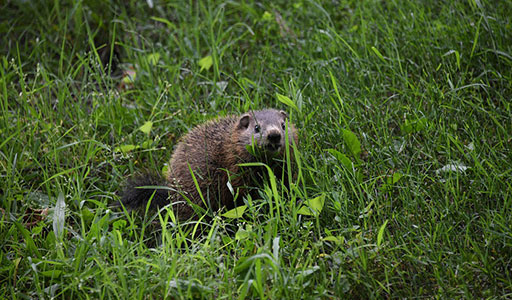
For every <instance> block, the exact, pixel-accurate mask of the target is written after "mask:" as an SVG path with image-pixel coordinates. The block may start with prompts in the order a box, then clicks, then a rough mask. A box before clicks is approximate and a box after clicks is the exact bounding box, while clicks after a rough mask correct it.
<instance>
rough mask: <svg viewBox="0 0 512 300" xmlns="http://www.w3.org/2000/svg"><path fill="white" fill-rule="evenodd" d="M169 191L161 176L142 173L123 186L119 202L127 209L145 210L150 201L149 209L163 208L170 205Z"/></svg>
mask: <svg viewBox="0 0 512 300" xmlns="http://www.w3.org/2000/svg"><path fill="white" fill-rule="evenodd" d="M170 194H171V190H170V188H169V187H167V181H166V180H165V178H163V177H162V176H159V175H157V174H151V173H144V174H139V175H137V176H134V177H132V178H130V179H128V181H127V182H126V184H125V187H124V190H123V193H122V195H121V202H122V203H123V205H124V206H126V207H127V208H131V209H133V208H145V207H146V205H147V204H148V202H149V201H151V204H150V208H151V209H155V208H158V207H163V206H165V205H167V204H169V203H170V201H171V199H170V197H169V196H170Z"/></svg>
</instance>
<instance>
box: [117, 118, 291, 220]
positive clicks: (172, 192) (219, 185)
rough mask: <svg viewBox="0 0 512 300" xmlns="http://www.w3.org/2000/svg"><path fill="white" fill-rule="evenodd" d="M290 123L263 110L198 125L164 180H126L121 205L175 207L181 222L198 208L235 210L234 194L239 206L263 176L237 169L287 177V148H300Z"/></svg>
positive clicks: (146, 176)
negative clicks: (250, 164) (260, 165)
mask: <svg viewBox="0 0 512 300" xmlns="http://www.w3.org/2000/svg"><path fill="white" fill-rule="evenodd" d="M287 118H288V117H287V114H286V113H285V112H284V111H279V110H275V109H265V110H259V111H251V112H248V113H245V114H243V115H241V116H233V115H232V116H227V117H224V118H219V119H216V120H212V121H208V122H206V123H204V124H201V125H198V126H197V127H195V128H194V129H192V130H191V131H190V132H189V133H188V134H187V135H185V136H184V137H183V138H182V139H181V141H180V142H179V144H178V146H177V147H176V150H175V151H174V153H173V154H172V157H171V160H170V162H169V168H168V171H167V173H166V174H165V177H162V176H154V175H149V174H142V175H139V176H136V177H134V178H132V179H130V180H128V182H127V184H126V187H125V190H124V192H123V194H122V197H121V202H122V203H123V204H124V205H125V206H127V207H128V208H136V207H145V206H146V205H147V203H148V201H149V200H150V199H151V204H150V207H151V208H158V207H162V206H165V205H167V204H169V203H172V207H173V211H174V213H175V214H176V215H177V217H178V218H179V219H180V220H185V219H189V218H191V217H192V218H193V217H195V216H196V214H195V210H194V206H199V207H201V208H203V209H205V210H208V209H210V210H211V211H217V210H218V209H219V208H220V207H227V208H228V209H231V208H233V207H235V206H236V205H237V203H235V201H234V200H235V195H236V200H237V202H239V203H240V201H241V199H243V196H244V195H246V194H247V193H248V190H249V187H251V186H254V183H255V182H254V181H255V180H259V179H260V178H261V176H262V175H263V172H264V170H263V169H262V168H254V167H246V168H242V167H240V166H239V164H242V163H248V162H263V163H266V164H267V165H268V166H270V167H271V168H272V170H273V171H274V174H276V176H278V177H280V176H281V175H282V174H283V173H282V172H283V161H284V158H285V154H286V153H287V152H286V144H285V143H286V142H288V144H289V145H290V146H291V145H292V143H295V144H296V145H297V144H298V139H297V131H296V129H295V127H294V126H293V124H291V123H289V122H287ZM286 130H288V138H289V139H288V141H286V132H285V131H286ZM292 152H293V149H292V148H291V147H290V148H289V152H288V153H289V154H290V155H291V153H292ZM198 188H199V189H198ZM200 193H201V194H200ZM196 209H197V208H196Z"/></svg>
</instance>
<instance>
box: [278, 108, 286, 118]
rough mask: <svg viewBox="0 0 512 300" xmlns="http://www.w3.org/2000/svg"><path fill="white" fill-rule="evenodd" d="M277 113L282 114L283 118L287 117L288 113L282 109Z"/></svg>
mask: <svg viewBox="0 0 512 300" xmlns="http://www.w3.org/2000/svg"><path fill="white" fill-rule="evenodd" d="M279 113H280V114H281V115H282V116H283V118H285V119H288V114H287V113H286V112H285V111H284V110H281V111H279Z"/></svg>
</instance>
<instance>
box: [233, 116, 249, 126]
mask: <svg viewBox="0 0 512 300" xmlns="http://www.w3.org/2000/svg"><path fill="white" fill-rule="evenodd" d="M250 122H251V116H250V115H249V114H245V115H242V116H241V117H240V120H238V124H237V126H236V128H238V129H246V128H247V127H249V123H250Z"/></svg>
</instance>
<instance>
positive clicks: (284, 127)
mask: <svg viewBox="0 0 512 300" xmlns="http://www.w3.org/2000/svg"><path fill="white" fill-rule="evenodd" d="M281 128H283V130H285V129H286V124H284V122H283V123H281Z"/></svg>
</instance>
